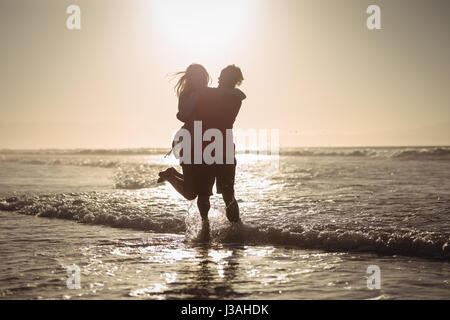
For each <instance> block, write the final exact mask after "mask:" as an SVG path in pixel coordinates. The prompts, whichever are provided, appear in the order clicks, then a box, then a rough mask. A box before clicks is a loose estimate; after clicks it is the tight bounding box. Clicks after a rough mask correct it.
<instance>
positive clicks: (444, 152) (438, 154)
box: [392, 147, 450, 159]
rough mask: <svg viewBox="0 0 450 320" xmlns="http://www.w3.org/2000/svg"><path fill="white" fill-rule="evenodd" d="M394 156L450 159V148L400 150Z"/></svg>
mask: <svg viewBox="0 0 450 320" xmlns="http://www.w3.org/2000/svg"><path fill="white" fill-rule="evenodd" d="M392 158H402V159H450V148H444V147H442V148H421V149H405V150H399V151H397V152H395V153H394V154H393V155H392Z"/></svg>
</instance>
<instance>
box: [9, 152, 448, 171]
mask: <svg viewBox="0 0 450 320" xmlns="http://www.w3.org/2000/svg"><path fill="white" fill-rule="evenodd" d="M167 152H168V149H162V148H137V149H67V150H64V149H62V150H58V149H44V150H5V149H3V150H0V161H1V162H19V163H28V164H46V165H56V164H67V165H78V166H99V167H114V166H116V165H117V163H118V161H117V160H114V159H110V158H109V157H110V156H127V155H129V156H133V155H136V156H139V155H160V156H164V155H165V154H166V153H167ZM237 154H258V151H257V150H256V151H246V150H238V151H237ZM279 155H280V156H298V157H361V158H364V157H366V158H380V159H382V158H385V159H392V158H393V159H418V160H420V159H435V160H440V159H444V160H448V159H450V147H358V148H356V147H355V148H350V147H329V148H328V147H327V148H324V147H314V148H281V149H280V151H279ZM58 156H60V157H58ZM64 156H67V157H64ZM69 156H74V157H73V158H71V157H69ZM76 156H79V157H78V158H77V157H76ZM87 156H92V158H87ZM99 156H104V157H103V158H99ZM116 159H117V158H116Z"/></svg>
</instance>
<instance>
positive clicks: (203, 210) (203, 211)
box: [197, 195, 211, 221]
mask: <svg viewBox="0 0 450 320" xmlns="http://www.w3.org/2000/svg"><path fill="white" fill-rule="evenodd" d="M197 206H198V211H199V212H200V216H201V217H202V220H203V221H208V212H209V209H210V208H211V204H210V203H209V195H199V196H198V199H197Z"/></svg>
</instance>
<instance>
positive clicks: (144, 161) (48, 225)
mask: <svg viewBox="0 0 450 320" xmlns="http://www.w3.org/2000/svg"><path fill="white" fill-rule="evenodd" d="M166 151H167V150H161V149H127V150H125V149H121V150H81V149H79V150H1V151H0V257H1V261H0V299H450V290H449V289H450V263H449V262H450V218H449V214H450V148H449V147H395V148H394V147H389V148H388V147H386V148H383V147H377V148H296V149H282V150H281V152H280V154H279V156H258V155H255V154H239V155H238V156H237V161H238V167H237V177H236V186H235V189H236V198H237V199H238V203H239V206H240V209H241V216H242V221H243V223H242V225H231V224H230V223H229V222H228V221H227V219H226V218H225V214H224V209H223V202H222V200H221V198H220V196H219V195H214V196H213V198H212V209H211V211H210V230H209V234H208V233H206V232H205V230H202V227H201V223H200V218H199V214H198V212H197V209H196V205H195V201H194V202H190V201H186V200H184V199H183V198H182V197H181V196H180V195H178V194H177V193H176V192H175V191H174V190H173V189H172V187H171V186H170V185H168V184H160V185H158V184H156V179H157V174H158V172H159V171H160V170H163V169H165V168H166V167H168V166H174V165H176V160H175V159H173V158H170V157H164V154H165V152H166ZM274 164H275V165H274ZM74 267H75V269H77V270H79V278H77V279H79V286H77V287H76V288H74V287H73V286H70V285H68V284H69V282H70V281H72V280H73V274H72V273H71V272H72V271H70V272H69V271H68V270H73V268H74ZM68 268H69V269H68ZM70 268H72V269H70ZM374 268H375V269H377V270H378V272H375V273H372V272H373V270H374ZM374 276H376V278H374ZM77 277H78V275H77ZM375 283H378V286H377V287H374V285H373V284H375Z"/></svg>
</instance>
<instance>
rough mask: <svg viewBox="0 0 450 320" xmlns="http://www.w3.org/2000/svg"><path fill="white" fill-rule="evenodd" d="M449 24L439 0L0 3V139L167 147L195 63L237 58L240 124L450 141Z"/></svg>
mask: <svg viewBox="0 0 450 320" xmlns="http://www.w3.org/2000/svg"><path fill="white" fill-rule="evenodd" d="M71 4H77V5H79V6H80V8H81V30H76V31H70V30H68V29H67V28H66V19H67V17H68V16H69V15H68V14H67V13H66V8H67V7H68V6H69V5H71ZM370 4H378V5H380V7H381V24H382V30H372V31H371V30H368V29H367V27H366V19H367V17H368V14H366V9H367V7H368V5H370ZM449 30H450V1H448V0H442V1H440V0H431V1H430V0H428V1H427V0H421V1H413V0H409V1H406V0H405V1H401V0H396V1H379V0H371V1H365V0H346V1H343V0H342V1H336V0H327V1H325V0H319V1H318V0H305V1H302V0H277V1H275V0H266V1H264V0H227V1H223V0H221V1H216V0H189V1H182V0H154V1H151V0H149V1H144V0H143V1H138V0H128V1H126V0H122V1H113V0H95V1H75V0H70V1H66V0H58V1H55V0H39V1H37V0H28V1H23V0H1V2H0V40H1V50H0V63H1V69H0V148H51V147H55V148H112V147H113V148H114V147H117V148H121V147H151V146H156V147H167V146H168V145H169V143H170V139H171V135H172V133H173V132H174V130H176V129H177V128H178V127H180V123H179V122H178V121H177V120H176V118H175V114H176V111H177V98H176V96H175V94H174V91H173V85H174V83H175V81H172V82H170V79H171V77H170V74H171V73H173V72H176V71H180V70H183V69H185V68H186V66H187V65H189V64H190V63H192V62H197V63H201V64H203V65H204V66H205V67H206V68H207V69H208V71H209V72H210V74H211V75H212V77H213V79H214V82H213V83H212V85H216V84H217V81H216V79H217V76H218V74H219V72H220V70H221V68H223V67H225V66H226V65H228V64H232V63H234V64H236V65H238V66H240V67H241V68H242V71H243V73H244V78H245V81H244V83H243V85H242V90H243V91H244V92H245V93H246V94H247V96H248V98H247V100H245V101H244V104H243V107H242V109H241V113H240V115H239V117H238V120H237V122H236V125H235V127H238V128H243V129H246V128H253V129H280V132H281V137H280V143H281V146H362V145H370V146H371V145H430V144H431V145H450V90H449V84H450V41H449Z"/></svg>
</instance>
